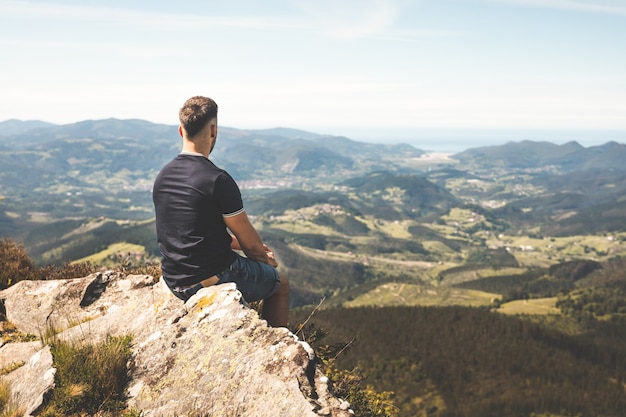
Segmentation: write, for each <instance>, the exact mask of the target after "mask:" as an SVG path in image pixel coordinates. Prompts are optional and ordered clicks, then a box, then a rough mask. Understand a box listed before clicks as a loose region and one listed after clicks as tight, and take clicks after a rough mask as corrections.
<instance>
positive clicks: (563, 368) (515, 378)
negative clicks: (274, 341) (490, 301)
mask: <svg viewBox="0 0 626 417" xmlns="http://www.w3.org/2000/svg"><path fill="white" fill-rule="evenodd" d="M308 314H309V312H308V311H306V312H305V311H299V312H295V313H294V314H293V315H292V316H293V317H292V320H294V319H295V320H304V319H306V317H307V316H308ZM310 324H312V325H313V326H316V327H318V328H322V329H325V330H326V331H327V332H328V336H327V338H328V340H327V341H325V343H330V344H335V343H340V342H345V343H346V344H347V343H348V342H350V341H352V340H353V342H352V343H350V344H349V349H347V351H344V352H343V353H342V354H341V355H339V356H338V357H337V365H338V366H339V367H341V368H343V369H354V368H355V367H356V368H358V369H360V370H361V372H362V373H363V374H364V375H365V382H366V383H368V384H372V385H373V386H374V388H375V389H376V390H377V391H393V392H394V393H395V396H394V397H393V400H394V401H395V405H396V406H397V407H399V408H400V410H401V412H400V415H401V416H416V415H432V416H439V417H451V416H466V417H474V416H476V417H490V416H494V417H496V416H497V417H501V416H507V417H518V416H519V417H527V416H529V415H531V414H533V413H534V414H537V415H539V414H558V415H585V416H586V415H590V416H591V415H594V416H595V415H602V416H606V417H611V416H615V417H617V416H622V415H623V410H624V409H626V397H625V396H624V388H623V387H624V385H623V384H624V383H626V324H624V323H621V324H620V323H598V326H601V327H602V328H603V329H602V330H601V331H591V332H588V333H586V334H583V335H578V336H568V335H564V334H561V333H558V332H556V331H552V330H550V329H547V328H545V327H542V326H540V325H538V324H535V323H532V322H530V321H526V320H523V319H520V318H517V317H510V316H503V315H498V314H494V313H490V312H489V311H488V310H486V309H477V308H466V307H382V308H354V309H339V308H336V309H335V308H333V309H326V310H321V311H317V312H316V313H315V314H314V315H313V317H312V318H311V319H310ZM437 398H440V400H441V401H439V402H438V401H437V400H436V399H437Z"/></svg>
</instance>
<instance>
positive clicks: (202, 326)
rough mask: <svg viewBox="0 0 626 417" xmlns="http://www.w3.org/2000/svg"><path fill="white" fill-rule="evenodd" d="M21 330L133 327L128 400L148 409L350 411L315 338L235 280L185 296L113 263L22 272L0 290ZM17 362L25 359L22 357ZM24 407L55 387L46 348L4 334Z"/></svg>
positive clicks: (87, 331) (109, 331)
mask: <svg viewBox="0 0 626 417" xmlns="http://www.w3.org/2000/svg"><path fill="white" fill-rule="evenodd" d="M0 302H1V303H2V307H3V311H4V312H5V315H6V318H7V320H8V321H9V322H11V323H12V324H13V325H15V326H16V327H17V329H19V330H20V331H22V332H24V333H28V334H34V335H43V334H45V332H46V331H47V330H48V329H50V328H54V330H55V331H56V332H58V337H61V338H64V339H68V340H76V341H85V342H89V343H95V342H97V341H100V340H103V339H104V338H105V337H106V336H107V335H127V334H131V335H132V336H133V343H134V344H133V359H132V360H131V361H130V362H129V364H128V366H129V373H130V376H131V381H130V384H129V385H128V405H129V407H130V408H132V409H136V410H140V411H141V412H142V413H143V415H144V416H146V417H150V416H191V415H211V416H225V417H228V416H254V417H264V416H268V417H269V416H272V417H277V416H278V417H280V416H293V417H307V416H311V417H314V416H342V417H343V416H350V415H352V412H351V411H350V410H349V409H348V407H349V405H348V404H347V403H346V402H344V401H342V400H340V399H338V398H336V397H334V396H333V395H332V393H331V392H330V391H329V385H328V380H327V378H326V377H325V376H324V375H323V374H322V373H321V372H320V371H319V370H318V369H317V368H316V362H315V357H314V353H313V351H312V349H311V348H310V346H309V345H308V344H306V343H304V342H301V341H299V340H298V339H297V338H296V337H295V336H294V335H293V334H292V333H291V332H289V331H288V330H287V329H284V328H270V327H268V326H267V323H266V322H265V321H264V320H262V319H260V318H259V316H258V314H257V312H256V311H254V310H253V309H250V308H249V307H248V306H246V305H245V303H244V302H243V301H242V299H241V294H240V293H239V292H238V291H237V290H236V288H235V287H234V285H232V284H225V285H220V286H215V287H211V288H205V289H202V290H201V291H200V292H198V293H197V294H196V295H195V296H194V297H192V298H191V299H190V300H189V301H187V303H185V304H183V303H182V302H181V301H180V300H178V299H177V298H176V297H174V296H173V295H172V294H171V293H170V292H169V290H168V289H167V288H166V287H165V284H164V283H163V282H162V281H158V282H155V280H154V279H153V278H152V277H150V276H147V275H128V276H120V275H118V274H116V273H113V272H107V273H98V274H94V275H90V276H88V277H84V278H77V279H72V280H54V281H22V282H19V283H17V284H15V285H14V286H12V287H10V288H8V289H6V290H4V291H1V292H0ZM20 365H21V366H20ZM13 368H16V369H14V370H13V371H12V372H10V373H8V374H7V375H5V376H3V377H2V379H4V380H5V381H8V382H9V384H10V387H11V392H12V394H13V396H14V398H15V401H16V402H17V403H18V404H19V405H20V406H21V407H22V409H23V410H24V413H25V414H24V415H36V414H37V410H38V409H39V408H40V406H41V404H42V402H43V399H44V398H45V396H46V394H47V393H48V392H49V391H50V390H52V389H53V387H54V373H55V370H54V368H53V367H52V357H51V355H50V349H49V347H47V346H42V344H41V342H32V341H31V342H24V343H7V344H5V345H4V346H2V347H1V348H0V369H3V370H7V369H9V370H10V369H13Z"/></svg>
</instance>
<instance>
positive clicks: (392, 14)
mask: <svg viewBox="0 0 626 417" xmlns="http://www.w3.org/2000/svg"><path fill="white" fill-rule="evenodd" d="M293 4H294V6H295V7H296V8H298V9H299V10H300V11H301V12H302V13H303V14H304V16H303V17H304V19H305V20H307V21H311V23H313V26H314V27H316V28H318V30H321V31H322V32H323V33H325V34H327V35H329V36H332V37H336V38H343V39H356V38H363V37H369V36H372V35H377V34H380V33H384V32H385V31H387V30H389V29H390V28H392V27H393V25H394V23H395V22H396V20H397V18H398V16H399V13H400V9H401V3H400V2H398V1H385V0H368V1H365V0H361V1H354V0H344V1H336V0H320V1H315V2H311V1H308V0H298V1H295V2H294V3H293Z"/></svg>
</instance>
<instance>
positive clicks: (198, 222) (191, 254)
mask: <svg viewBox="0 0 626 417" xmlns="http://www.w3.org/2000/svg"><path fill="white" fill-rule="evenodd" d="M152 199H153V202H154V208H155V213H156V230H157V240H158V244H159V250H160V252H161V267H162V269H163V278H164V280H165V281H166V283H167V284H168V285H169V286H170V287H177V286H188V285H193V284H196V283H198V282H200V281H202V280H203V279H205V278H208V277H211V276H213V275H215V274H217V273H220V272H222V271H224V270H225V269H226V268H228V266H230V264H231V263H232V262H233V261H234V259H235V253H234V252H233V251H232V250H231V248H230V244H231V237H230V234H229V233H228V230H227V229H226V224H225V223H224V217H228V216H234V215H237V214H239V213H241V212H243V211H244V208H243V202H242V199H241V192H240V190H239V187H238V186H237V184H236V183H235V181H234V180H233V178H232V177H231V176H230V175H229V174H228V173H227V172H226V171H224V170H223V169H220V168H218V167H217V166H216V165H215V164H213V162H211V161H210V160H208V159H207V158H206V157H204V156H202V155H195V154H185V153H181V154H180V155H178V156H177V157H176V158H174V159H173V160H172V161H171V162H169V163H168V164H167V165H165V166H164V167H163V169H162V170H161V172H160V173H159V175H158V176H157V178H156V180H155V182H154V188H153V190H152Z"/></svg>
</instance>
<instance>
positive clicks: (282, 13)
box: [0, 0, 626, 143]
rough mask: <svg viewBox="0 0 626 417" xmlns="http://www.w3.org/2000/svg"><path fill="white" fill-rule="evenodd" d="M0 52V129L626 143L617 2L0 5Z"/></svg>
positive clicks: (624, 50)
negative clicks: (268, 131) (205, 130)
mask: <svg viewBox="0 0 626 417" xmlns="http://www.w3.org/2000/svg"><path fill="white" fill-rule="evenodd" d="M0 56H1V57H2V65H1V66H0V120H6V119H11V118H17V119H23V120H31V119H39V120H45V121H49V122H53V123H73V122H76V121H80V120H85V119H102V118H108V117H116V118H122V119H128V118H140V119H145V120H149V121H153V122H158V123H167V124H176V123H177V112H178V108H179V107H180V105H181V104H182V103H183V102H184V100H185V99H186V98H188V97H190V96H192V95H196V94H201V95H208V96H211V97H213V98H214V99H215V100H216V101H217V102H218V104H219V106H220V123H221V124H222V125H226V126H230V127H236V128H271V127H278V126H281V127H292V128H297V129H304V130H310V131H314V132H318V133H329V134H343V135H347V136H349V137H352V138H354V139H365V140H369V139H372V140H376V139H378V140H380V141H385V140H388V141H391V140H393V139H395V138H404V139H406V138H408V137H411V135H413V136H414V137H419V135H420V133H419V132H422V133H421V134H422V135H423V134H424V132H435V133H432V135H431V137H433V138H435V137H437V134H440V135H444V136H445V135H446V134H443V133H441V132H448V133H447V134H449V135H458V136H459V137H461V136H463V135H466V136H467V137H468V138H469V137H471V135H472V132H474V133H475V132H481V131H491V132H514V131H517V132H530V131H534V132H543V133H541V135H543V136H542V137H541V138H543V139H546V140H551V139H554V140H555V141H561V140H565V138H566V137H565V136H563V137H562V133H563V132H570V133H572V135H573V136H571V138H572V139H577V140H579V141H581V143H584V142H585V140H591V139H590V138H589V136H585V135H591V136H593V135H595V136H594V137H595V138H596V139H597V140H600V141H602V140H601V139H598V138H599V137H602V138H605V137H609V136H611V135H612V136H611V139H613V140H617V141H620V142H626V135H625V134H624V132H626V0H597V1H592V0H458V1H454V0H415V1H411V0H354V1H352V0H315V1H314V0H306V1H305V0H267V1H248V0H230V1H222V0H220V1H207V0H205V1H185V0H181V1H176V2H172V1H167V2H166V1H147V0H146V1H132V0H125V1H119V0H109V1H100V0H59V1H29V0H25V1H22V0H19V1H15V0H8V1H5V0H0ZM603 131H604V133H607V134H609V136H606V135H604V136H602V135H603V133H602V132H603ZM437 132H439V133H437ZM551 132H552V133H551ZM558 132H561V136H559V133H558ZM576 132H579V133H580V135H578V136H576V134H575V133H576ZM583 132H587V133H583ZM569 137H570V136H567V138H569ZM533 139H534V138H533ZM620 139H621V140H620ZM468 140H469V139H468Z"/></svg>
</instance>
